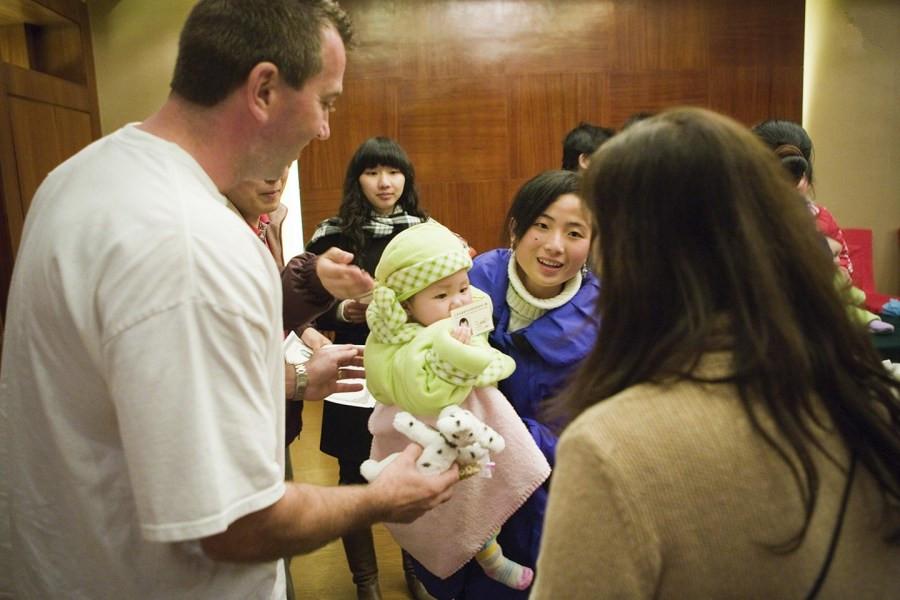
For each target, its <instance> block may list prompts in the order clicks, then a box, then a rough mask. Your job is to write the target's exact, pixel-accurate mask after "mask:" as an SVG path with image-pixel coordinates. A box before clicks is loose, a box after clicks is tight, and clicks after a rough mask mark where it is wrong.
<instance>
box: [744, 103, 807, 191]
mask: <svg viewBox="0 0 900 600" xmlns="http://www.w3.org/2000/svg"><path fill="white" fill-rule="evenodd" d="M753 133H755V134H756V136H757V137H759V139H761V140H762V141H763V142H764V143H765V144H766V145H767V146H768V147H769V148H771V149H772V150H774V151H775V154H777V155H778V157H779V158H780V159H781V163H782V164H783V165H784V167H785V168H786V169H787V170H788V172H789V173H790V174H791V176H792V177H793V178H794V180H795V182H799V181H800V179H802V178H803V177H804V176H805V177H806V180H807V181H808V182H809V183H810V184H812V182H813V168H812V163H813V143H812V139H811V138H810V137H809V134H808V133H806V130H805V129H803V127H802V126H800V125H799V124H797V123H794V122H793V121H784V120H780V119H770V120H768V121H763V122H762V123H760V124H758V125H756V126H754V127H753Z"/></svg>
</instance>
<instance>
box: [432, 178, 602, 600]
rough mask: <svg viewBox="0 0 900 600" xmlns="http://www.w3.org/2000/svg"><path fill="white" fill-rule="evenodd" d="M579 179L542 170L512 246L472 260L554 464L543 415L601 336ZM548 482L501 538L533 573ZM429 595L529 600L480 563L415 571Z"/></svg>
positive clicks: (506, 389)
mask: <svg viewBox="0 0 900 600" xmlns="http://www.w3.org/2000/svg"><path fill="white" fill-rule="evenodd" d="M579 187H580V178H579V176H578V175H577V174H575V173H571V172H569V171H545V172H543V173H541V174H539V175H537V176H536V177H534V178H532V179H531V180H529V181H528V182H527V183H525V185H523V186H522V188H521V189H520V190H519V191H518V193H517V194H516V197H515V198H514V199H513V202H512V206H511V207H510V209H509V213H508V214H507V217H506V231H507V232H508V234H509V238H510V246H511V247H510V248H509V249H498V250H492V251H490V252H486V253H484V254H481V255H479V256H476V257H475V261H474V263H475V264H474V266H473V267H472V269H471V270H470V271H469V280H470V282H471V283H472V285H474V286H475V287H477V288H479V289H481V290H483V291H484V292H486V293H487V294H488V295H489V296H490V298H491V301H492V303H493V305H494V315H493V316H494V326H495V328H494V331H492V332H491V334H490V336H489V339H490V342H491V345H493V346H494V347H495V348H497V349H499V350H500V351H501V352H503V353H504V354H507V355H509V356H511V357H512V358H513V359H515V361H516V370H515V372H514V373H513V374H512V376H510V377H509V378H508V379H505V380H503V381H501V382H500V383H499V384H498V387H499V388H500V391H502V392H503V394H504V395H505V396H506V397H507V398H508V399H509V401H510V402H511V403H512V405H513V407H514V408H515V409H516V412H518V413H519V415H520V416H521V417H522V420H523V421H524V422H525V425H526V427H527V428H528V431H529V432H530V433H531V435H532V436H533V437H534V439H535V441H536V442H537V445H538V447H539V448H540V449H541V451H542V452H543V453H544V455H545V456H546V457H547V460H548V462H549V463H550V465H551V467H552V466H553V464H554V458H555V454H556V441H557V436H556V434H555V433H554V431H555V430H556V428H555V427H554V424H551V423H548V422H547V421H546V420H545V419H544V417H543V415H542V410H543V408H544V405H545V402H546V401H547V400H548V399H549V398H550V397H552V396H554V395H555V394H556V393H557V392H559V391H560V390H561V389H562V387H563V386H564V385H565V384H566V383H567V382H568V380H569V378H570V376H571V375H572V374H573V372H574V371H575V369H576V367H577V366H578V364H579V363H580V362H581V361H582V359H584V358H585V356H587V354H588V352H589V351H590V350H591V349H592V348H593V345H594V340H595V338H596V336H597V326H598V323H597V320H596V317H595V316H594V315H595V309H594V305H595V303H596V300H597V295H598V293H599V290H600V284H599V282H598V281H597V278H596V277H595V276H594V275H593V274H592V273H591V272H590V270H589V269H586V268H585V264H586V261H587V259H588V255H589V254H590V247H591V238H592V234H593V227H592V223H593V221H592V219H591V217H590V213H589V212H588V211H587V209H586V208H585V206H584V204H583V202H582V200H581V197H580V196H579V193H580V192H579ZM547 491H548V487H547V484H544V486H542V487H541V488H539V489H538V490H537V491H536V492H535V493H534V494H532V496H531V498H529V500H528V501H527V502H526V503H525V504H524V505H523V506H522V507H521V508H520V509H519V510H518V511H517V512H516V513H515V514H513V516H512V517H511V518H510V519H509V520H508V521H507V522H506V524H505V525H504V526H503V530H502V531H501V533H500V536H499V537H498V542H499V543H500V544H501V546H502V547H503V552H504V555H506V556H507V557H509V558H510V559H511V560H515V561H516V562H518V563H519V564H522V565H526V566H529V567H531V568H534V567H535V565H536V562H537V553H538V548H539V546H540V536H541V529H542V527H543V522H544V511H545V508H546V504H547ZM417 572H419V575H420V578H421V579H422V581H423V582H424V583H425V585H426V587H427V588H428V590H429V592H431V593H432V594H434V595H435V596H437V597H438V598H456V599H457V600H463V599H477V598H491V600H499V599H501V598H527V597H528V590H524V591H518V590H513V589H511V588H508V587H506V586H503V585H500V584H498V583H497V582H496V581H493V580H492V579H490V578H488V577H487V576H486V575H485V574H484V572H483V571H482V570H481V568H480V567H479V566H478V565H477V564H476V563H474V562H470V563H469V564H468V565H466V566H465V567H463V568H462V569H460V570H459V571H457V572H456V573H455V574H454V575H452V576H451V577H450V578H448V579H444V580H441V579H438V578H436V577H434V576H433V575H431V574H430V573H427V572H426V571H424V570H423V569H421V567H420V566H418V565H417Z"/></svg>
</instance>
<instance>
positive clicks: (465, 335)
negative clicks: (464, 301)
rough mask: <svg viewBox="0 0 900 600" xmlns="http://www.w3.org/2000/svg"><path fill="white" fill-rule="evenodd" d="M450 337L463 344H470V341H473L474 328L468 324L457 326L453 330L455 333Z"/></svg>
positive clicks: (452, 332)
mask: <svg viewBox="0 0 900 600" xmlns="http://www.w3.org/2000/svg"><path fill="white" fill-rule="evenodd" d="M450 335H451V336H453V338H454V339H455V340H457V341H459V342H462V343H463V344H468V343H469V340H471V339H472V328H471V327H469V326H468V325H466V324H463V325H457V326H456V327H454V328H453V331H451V332H450Z"/></svg>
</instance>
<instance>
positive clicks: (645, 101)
mask: <svg viewBox="0 0 900 600" xmlns="http://www.w3.org/2000/svg"><path fill="white" fill-rule="evenodd" d="M708 88H709V77H708V72H707V71H642V72H616V73H611V74H610V76H609V95H610V98H611V100H610V102H611V104H612V107H611V109H610V120H611V121H612V123H613V125H614V126H615V127H617V128H618V127H620V126H621V125H622V123H623V122H624V121H625V120H626V119H627V118H628V117H629V116H630V115H632V114H633V113H635V112H639V111H649V112H657V111H659V110H662V109H664V108H667V107H671V106H683V105H692V106H708V105H709V89H708Z"/></svg>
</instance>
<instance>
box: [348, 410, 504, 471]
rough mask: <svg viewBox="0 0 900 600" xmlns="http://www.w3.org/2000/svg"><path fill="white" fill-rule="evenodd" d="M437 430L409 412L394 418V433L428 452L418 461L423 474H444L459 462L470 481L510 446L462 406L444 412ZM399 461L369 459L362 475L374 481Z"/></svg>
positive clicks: (388, 458) (438, 422) (391, 458)
mask: <svg viewBox="0 0 900 600" xmlns="http://www.w3.org/2000/svg"><path fill="white" fill-rule="evenodd" d="M435 426H436V429H432V428H431V427H429V426H428V425H426V424H425V423H423V422H422V421H420V420H418V419H417V418H415V417H414V416H412V415H411V414H410V413H408V412H399V413H397V414H396V415H395V416H394V429H396V430H397V431H399V432H400V433H402V434H404V435H405V436H406V437H408V438H409V439H411V440H412V441H414V442H415V443H417V444H419V445H420V446H422V447H423V448H424V450H423V452H422V455H421V456H419V459H418V460H417V461H416V466H417V467H418V469H419V471H421V472H422V473H433V474H438V473H443V472H444V471H446V470H447V469H449V468H450V465H452V464H453V463H454V462H456V463H458V464H459V467H460V477H468V476H471V475H474V474H475V473H477V472H478V471H480V470H481V465H483V464H486V463H488V462H489V461H490V454H489V453H490V452H501V451H502V450H503V448H504V447H505V446H506V443H505V442H504V441H503V437H502V436H501V435H500V434H499V433H497V432H496V431H494V430H493V429H491V428H490V427H488V426H487V425H485V424H484V423H483V422H481V420H480V419H478V417H476V416H475V415H473V414H472V413H471V412H469V411H468V410H465V409H463V408H460V407H458V406H448V407H446V408H444V409H443V410H442V411H441V413H440V415H438V419H437V422H436V423H435ZM396 457H397V453H396V452H395V453H394V454H391V455H390V456H388V457H387V458H385V459H383V460H380V461H376V460H372V459H369V460H367V461H365V462H364V463H363V464H362V465H361V466H360V469H359V470H360V473H362V476H363V477H365V478H366V480H367V481H373V480H374V479H375V478H376V477H378V475H379V474H380V473H381V471H382V470H383V469H384V468H385V467H386V466H387V465H389V464H390V463H391V461H393V460H394V459H395V458H396Z"/></svg>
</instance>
